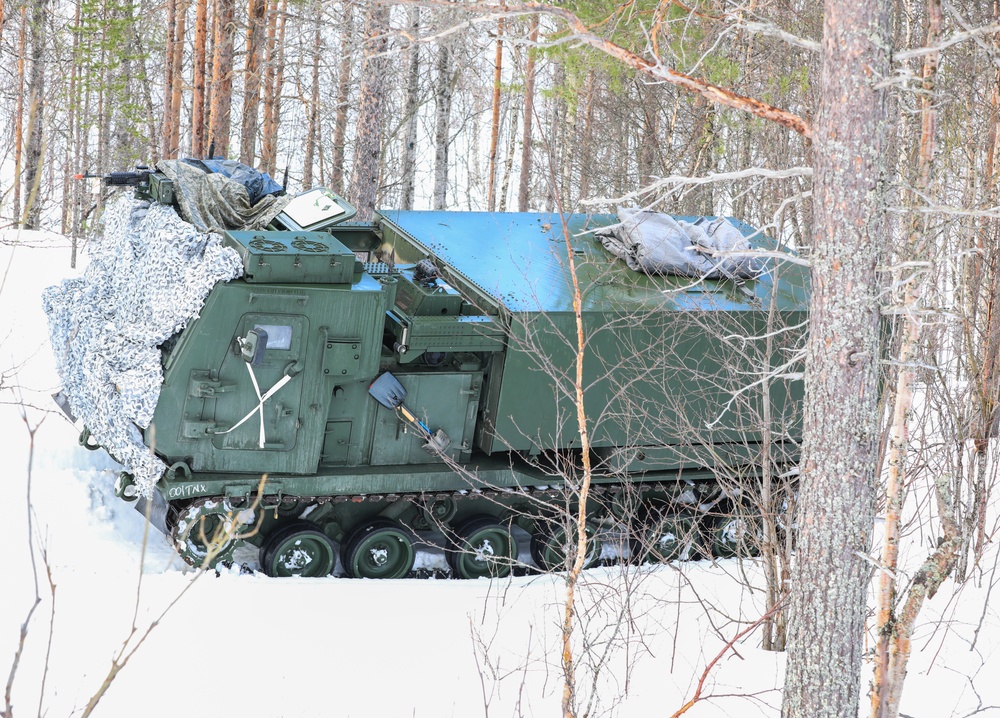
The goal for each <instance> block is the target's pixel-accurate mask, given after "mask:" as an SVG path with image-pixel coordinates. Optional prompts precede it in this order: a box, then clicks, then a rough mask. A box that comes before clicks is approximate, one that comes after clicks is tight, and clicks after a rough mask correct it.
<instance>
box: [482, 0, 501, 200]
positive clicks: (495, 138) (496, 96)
mask: <svg viewBox="0 0 1000 718" xmlns="http://www.w3.org/2000/svg"><path fill="white" fill-rule="evenodd" d="M503 29H504V22H503V18H501V19H500V20H498V21H497V47H496V57H495V58H494V60H493V118H492V122H491V123H490V168H489V177H488V185H487V188H486V209H487V211H489V212H492V211H493V210H495V209H496V181H497V144H498V143H499V141H500V82H501V80H502V78H503Z"/></svg>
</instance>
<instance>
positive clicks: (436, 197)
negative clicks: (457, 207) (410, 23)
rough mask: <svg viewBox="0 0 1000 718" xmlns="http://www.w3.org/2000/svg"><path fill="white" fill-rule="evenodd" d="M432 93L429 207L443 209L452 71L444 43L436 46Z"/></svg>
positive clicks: (449, 52)
mask: <svg viewBox="0 0 1000 718" xmlns="http://www.w3.org/2000/svg"><path fill="white" fill-rule="evenodd" d="M435 70H436V79H435V91H434V100H435V108H434V192H433V196H432V200H431V206H432V207H433V208H434V209H444V208H445V207H446V206H447V203H448V145H449V144H450V140H451V137H450V132H451V126H450V122H449V120H450V119H451V92H452V81H453V78H454V72H453V69H452V62H451V51H450V49H449V48H448V45H447V44H446V43H445V42H442V43H441V45H440V46H439V47H438V55H437V62H436V63H435Z"/></svg>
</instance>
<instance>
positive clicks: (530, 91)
mask: <svg viewBox="0 0 1000 718" xmlns="http://www.w3.org/2000/svg"><path fill="white" fill-rule="evenodd" d="M528 40H529V42H532V43H534V42H537V41H538V18H537V17H534V18H532V19H531V30H530V31H529V33H528ZM534 112H535V53H534V52H532V50H531V48H530V46H529V48H528V59H527V62H526V65H525V69H524V124H523V127H524V132H523V135H522V137H521V181H520V183H519V184H518V188H517V211H518V212H527V211H528V192H529V189H530V187H531V157H532V155H531V123H532V115H533V114H534Z"/></svg>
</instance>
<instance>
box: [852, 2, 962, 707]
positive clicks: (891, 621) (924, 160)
mask: <svg viewBox="0 0 1000 718" xmlns="http://www.w3.org/2000/svg"><path fill="white" fill-rule="evenodd" d="M927 20H928V25H927V42H926V43H925V46H926V47H934V46H935V45H936V44H937V42H938V39H939V38H940V35H941V23H942V14H941V0H928V2H927ZM938 55H939V53H938V52H936V51H935V52H930V53H928V54H927V55H926V56H925V58H924V67H923V73H922V75H923V83H922V85H923V86H922V90H923V93H922V94H921V96H920V119H921V131H920V151H919V154H918V159H917V178H916V183H915V188H914V192H913V193H912V206H911V212H912V213H913V219H912V221H911V224H910V236H909V242H908V249H909V252H908V253H907V255H906V257H905V259H906V260H909V261H921V260H923V259H924V258H925V256H926V247H927V233H928V232H929V227H928V226H927V215H925V214H922V213H919V212H917V211H916V206H917V205H918V204H919V203H923V202H924V201H926V200H925V198H926V197H928V196H929V192H930V189H931V167H932V160H933V157H934V134H935V128H936V125H937V108H936V102H935V87H934V81H935V77H936V75H937V65H938ZM927 276H928V275H926V274H925V275H922V277H921V279H920V280H917V279H910V281H908V282H906V284H905V286H904V290H903V301H902V304H903V310H904V313H903V318H902V325H903V326H902V341H901V343H900V348H899V371H898V373H897V375H896V394H895V406H894V408H893V418H892V426H891V429H890V434H889V455H888V472H887V477H886V509H885V524H884V528H883V531H884V541H883V544H882V566H884V567H885V568H886V569H888V570H885V571H881V572H880V573H879V577H878V591H877V593H876V598H877V603H878V608H877V614H876V631H877V644H876V646H875V666H874V668H875V675H874V678H873V680H872V691H871V709H872V717H873V718H895V716H896V715H898V713H899V699H900V697H901V696H902V683H903V677H904V675H905V672H906V659H907V658H908V657H909V651H908V650H907V651H906V652H905V654H901V653H900V642H899V639H900V637H901V635H902V633H901V632H900V631H903V632H904V633H908V632H909V631H912V628H913V627H912V625H910V626H909V627H907V626H903V625H901V623H900V621H901V620H902V619H903V617H902V616H897V615H896V611H895V608H896V594H897V591H898V586H897V584H896V578H895V575H896V574H895V571H896V570H897V569H898V564H899V537H900V523H901V521H902V512H903V498H904V496H905V492H906V476H907V471H906V470H907V467H906V455H907V451H908V448H909V426H908V420H909V415H910V410H911V407H912V403H913V380H914V377H913V369H911V368H910V367H909V366H908V365H909V364H910V362H911V361H912V360H913V357H914V354H915V352H916V350H917V347H918V344H919V342H920V327H921V323H922V321H921V319H920V318H919V317H917V316H916V315H915V314H914V312H916V311H917V310H918V309H919V305H920V301H921V296H922V287H921V285H920V284H919V283H918V282H922V281H923V278H925V277H927ZM949 502H950V501H949ZM915 619H916V614H915V613H914V614H913V615H912V616H910V617H909V621H910V622H911V623H912V621H914V620H915ZM907 643H908V641H907ZM907 648H908V646H907ZM900 660H902V664H901V665H900ZM897 682H898V685H897Z"/></svg>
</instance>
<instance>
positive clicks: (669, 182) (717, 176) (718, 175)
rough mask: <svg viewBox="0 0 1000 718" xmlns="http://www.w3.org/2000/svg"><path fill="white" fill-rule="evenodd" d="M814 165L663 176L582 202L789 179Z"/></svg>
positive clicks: (616, 201)
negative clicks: (755, 179)
mask: <svg viewBox="0 0 1000 718" xmlns="http://www.w3.org/2000/svg"><path fill="white" fill-rule="evenodd" d="M812 173H813V171H812V167H788V168H786V169H783V170H769V169H764V168H763V167H748V168H746V169H743V170H737V171H735V172H709V173H708V174H707V175H704V176H703V177H690V176H687V175H670V176H669V177H661V178H660V179H658V180H656V181H655V182H653V183H652V184H648V185H646V186H645V187H640V188H639V189H637V190H635V191H634V192H628V193H627V194H623V195H621V196H619V197H610V198H600V199H585V200H581V201H580V204H581V205H584V206H592V205H599V204H621V203H622V202H629V201H632V200H636V199H639V198H640V197H643V196H645V195H649V194H652V193H653V192H656V191H658V190H661V189H663V188H664V187H683V186H696V185H704V184H711V183H712V182H731V181H734V180H742V179H749V178H751V177H759V178H761V179H789V178H791V177H812Z"/></svg>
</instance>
